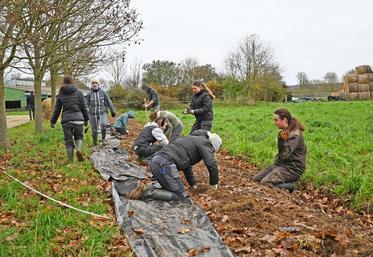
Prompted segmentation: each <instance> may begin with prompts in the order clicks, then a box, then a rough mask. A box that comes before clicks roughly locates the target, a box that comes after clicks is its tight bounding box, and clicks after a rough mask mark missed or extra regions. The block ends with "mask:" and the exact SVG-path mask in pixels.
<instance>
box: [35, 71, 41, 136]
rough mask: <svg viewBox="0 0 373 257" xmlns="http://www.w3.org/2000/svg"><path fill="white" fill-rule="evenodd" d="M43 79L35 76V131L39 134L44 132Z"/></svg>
mask: <svg viewBox="0 0 373 257" xmlns="http://www.w3.org/2000/svg"><path fill="white" fill-rule="evenodd" d="M42 79H43V78H42V77H41V76H39V75H35V76H34V89H35V92H34V95H35V131H36V132H37V133H39V134H40V133H42V132H43V117H42V106H41V81H42Z"/></svg>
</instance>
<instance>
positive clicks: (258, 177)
mask: <svg viewBox="0 0 373 257" xmlns="http://www.w3.org/2000/svg"><path fill="white" fill-rule="evenodd" d="M275 167H276V166H275V165H271V166H268V167H267V168H265V169H264V170H261V171H259V173H257V174H256V175H255V176H254V177H253V180H254V181H256V182H260V181H261V180H262V179H263V178H264V177H265V176H267V175H268V174H269V173H270V172H271V171H272V170H273V169H274V168H275Z"/></svg>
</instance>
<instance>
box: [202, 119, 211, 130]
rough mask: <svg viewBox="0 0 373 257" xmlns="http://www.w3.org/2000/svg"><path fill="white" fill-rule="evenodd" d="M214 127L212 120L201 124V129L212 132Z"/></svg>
mask: <svg viewBox="0 0 373 257" xmlns="http://www.w3.org/2000/svg"><path fill="white" fill-rule="evenodd" d="M211 127H212V120H204V121H202V122H201V129H203V130H207V131H210V130H211Z"/></svg>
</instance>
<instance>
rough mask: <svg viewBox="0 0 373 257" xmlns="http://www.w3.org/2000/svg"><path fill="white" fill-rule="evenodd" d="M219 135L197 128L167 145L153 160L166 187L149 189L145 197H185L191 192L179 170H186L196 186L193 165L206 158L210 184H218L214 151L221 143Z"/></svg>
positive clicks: (152, 167)
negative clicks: (182, 180) (185, 186)
mask: <svg viewBox="0 0 373 257" xmlns="http://www.w3.org/2000/svg"><path fill="white" fill-rule="evenodd" d="M221 143H222V140H221V138H220V136H219V135H217V134H215V133H210V132H208V131H205V130H197V131H194V132H193V133H192V134H191V135H189V136H187V137H184V138H178V139H176V140H175V141H174V142H172V143H171V144H170V145H168V146H165V147H164V148H162V150H160V151H158V153H157V154H156V155H155V156H154V157H153V158H152V160H151V162H150V163H149V168H150V171H151V172H152V174H153V176H154V177H155V178H156V179H157V181H158V182H159V184H160V185H161V186H162V189H154V190H148V191H145V193H144V194H143V196H142V198H143V199H144V198H147V197H149V198H152V199H155V200H163V201H170V200H184V199H186V197H187V196H188V195H187V193H186V192H185V189H184V185H183V183H182V182H181V180H180V176H179V170H182V171H183V173H184V175H185V178H186V180H187V182H188V184H189V186H190V187H192V188H196V186H197V181H196V179H195V176H194V173H193V171H192V166H193V165H194V164H196V163H198V162H199V161H201V160H203V161H204V163H205V165H206V167H207V169H208V171H209V175H210V186H211V188H212V189H213V190H216V189H217V188H218V183H219V177H218V165H217V161H216V159H215V156H214V153H215V152H217V151H218V150H219V148H220V146H221Z"/></svg>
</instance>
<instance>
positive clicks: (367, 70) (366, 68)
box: [355, 65, 372, 74]
mask: <svg viewBox="0 0 373 257" xmlns="http://www.w3.org/2000/svg"><path fill="white" fill-rule="evenodd" d="M355 70H356V73H357V74H365V73H372V68H371V67H370V66H369V65H360V66H357V67H356V68H355Z"/></svg>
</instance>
